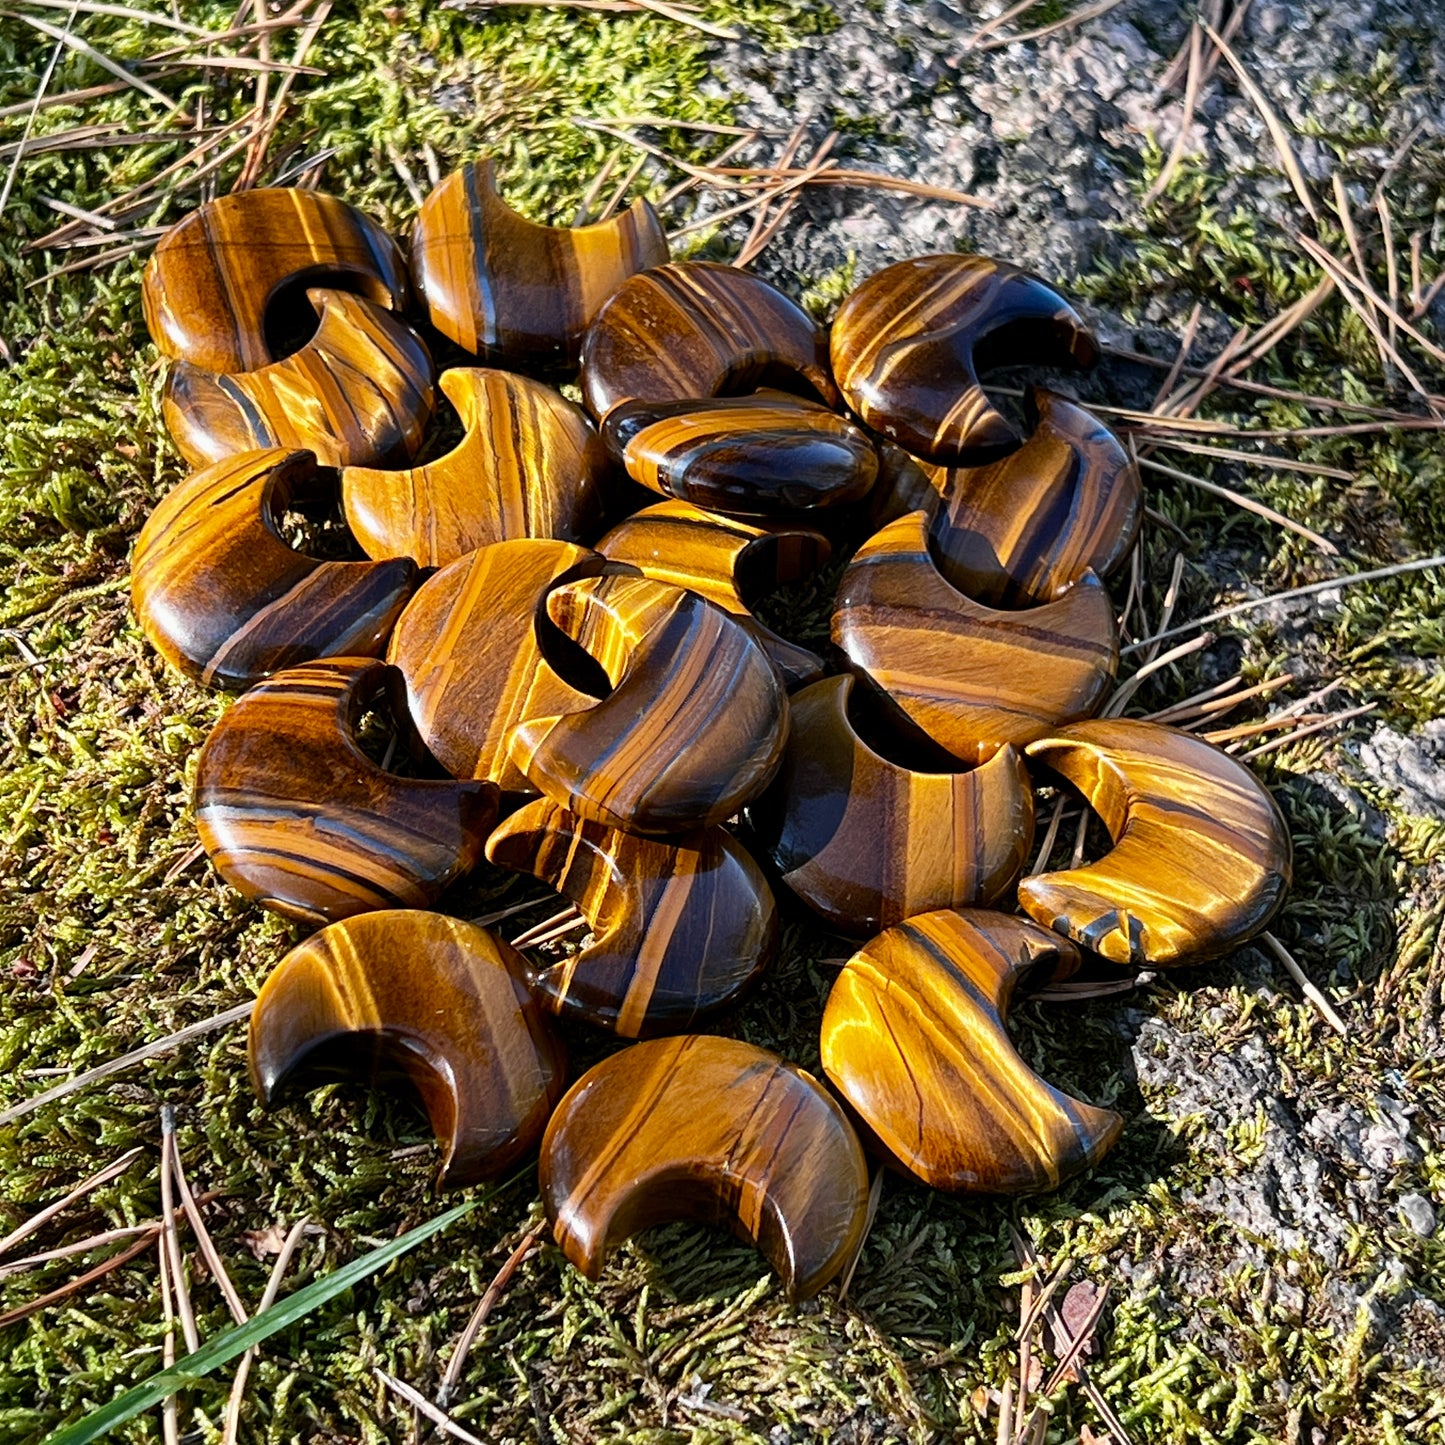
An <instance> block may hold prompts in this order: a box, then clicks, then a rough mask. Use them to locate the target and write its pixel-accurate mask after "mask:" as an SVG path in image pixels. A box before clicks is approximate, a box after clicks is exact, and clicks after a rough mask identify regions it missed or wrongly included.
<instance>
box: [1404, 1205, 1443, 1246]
mask: <svg viewBox="0 0 1445 1445" xmlns="http://www.w3.org/2000/svg"><path fill="white" fill-rule="evenodd" d="M1398 1208H1399V1210H1400V1213H1401V1214H1402V1215H1403V1216H1404V1219H1405V1223H1406V1224H1408V1225H1409V1226H1410V1228H1411V1229H1413V1230H1414V1231H1415V1233H1416V1234H1418V1235H1419V1236H1420V1238H1421V1239H1429V1238H1430V1236H1431V1235H1432V1234H1434V1233H1435V1225H1436V1223H1437V1219H1436V1214H1435V1206H1434V1205H1433V1204H1431V1202H1430V1201H1429V1200H1428V1199H1426V1198H1425V1196H1424V1195H1423V1194H1402V1195H1401V1196H1400V1202H1399V1206H1398Z"/></svg>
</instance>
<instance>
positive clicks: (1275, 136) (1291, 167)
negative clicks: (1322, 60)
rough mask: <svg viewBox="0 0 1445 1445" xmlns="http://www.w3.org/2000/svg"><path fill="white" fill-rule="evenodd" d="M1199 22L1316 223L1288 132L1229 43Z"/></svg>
mask: <svg viewBox="0 0 1445 1445" xmlns="http://www.w3.org/2000/svg"><path fill="white" fill-rule="evenodd" d="M1199 23H1200V25H1201V26H1203V28H1204V33H1205V34H1206V35H1208V36H1209V38H1210V39H1211V40H1212V41H1213V42H1214V45H1215V48H1216V49H1217V50H1218V51H1219V53H1220V54H1221V55H1222V56H1223V57H1224V58H1225V59H1226V60H1227V61H1228V62H1229V67H1230V69H1231V70H1233V71H1234V74H1235V77H1236V78H1237V79H1238V81H1239V84H1240V88H1241V89H1242V90H1243V91H1244V93H1245V95H1247V96H1248V97H1249V99H1250V101H1251V103H1252V104H1253V105H1254V108H1255V109H1256V110H1257V111H1258V112H1259V116H1260V119H1261V120H1262V121H1264V127H1265V129H1266V130H1267V131H1268V132H1269V136H1270V139H1271V140H1272V141H1273V142H1274V148H1275V153H1276V154H1277V155H1278V156H1279V163H1280V166H1281V167H1282V168H1283V170H1284V173H1285V175H1286V176H1287V177H1288V179H1289V183H1290V185H1291V186H1293V187H1294V191H1295V194H1296V195H1297V196H1298V197H1299V198H1300V204H1301V205H1303V206H1304V208H1305V210H1306V211H1308V212H1309V215H1310V219H1311V220H1312V221H1314V223H1315V224H1316V225H1318V224H1319V220H1320V213H1319V211H1318V210H1317V209H1316V207H1315V202H1314V197H1313V196H1312V195H1310V189H1309V186H1308V185H1307V184H1306V183H1305V177H1304V172H1303V171H1302V170H1300V166H1299V161H1298V160H1297V159H1296V158H1295V153H1294V147H1293V146H1292V145H1291V144H1290V141H1289V133H1288V132H1287V131H1286V130H1285V128H1284V124H1283V123H1282V122H1281V120H1280V118H1279V117H1278V116H1277V115H1276V114H1275V112H1274V108H1273V106H1271V105H1270V103H1269V101H1268V100H1267V99H1265V94H1264V92H1263V91H1262V90H1261V89H1260V88H1259V86H1257V85H1256V84H1255V83H1254V81H1253V79H1252V78H1251V77H1250V74H1249V72H1248V71H1247V70H1246V69H1245V68H1244V66H1243V65H1242V64H1241V63H1240V59H1239V57H1238V56H1237V55H1236V54H1235V53H1234V51H1232V50H1231V49H1230V48H1229V43H1228V42H1227V41H1226V40H1225V39H1224V37H1223V36H1222V35H1220V34H1219V32H1218V31H1217V30H1215V29H1214V27H1213V26H1212V25H1210V24H1209V23H1208V21H1205V20H1201V21H1200V22H1199Z"/></svg>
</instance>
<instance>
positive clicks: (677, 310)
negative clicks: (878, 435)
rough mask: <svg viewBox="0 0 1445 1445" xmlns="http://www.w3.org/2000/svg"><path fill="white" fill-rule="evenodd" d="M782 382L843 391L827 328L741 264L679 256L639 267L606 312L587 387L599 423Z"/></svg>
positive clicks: (828, 398) (600, 318) (589, 357)
mask: <svg viewBox="0 0 1445 1445" xmlns="http://www.w3.org/2000/svg"><path fill="white" fill-rule="evenodd" d="M765 385H767V386H782V387H783V388H784V389H785V390H788V391H801V392H805V393H811V394H812V395H814V396H816V397H818V398H821V400H823V401H824V402H826V403H827V404H828V405H829V406H833V405H835V404H836V403H837V400H838V391H837V388H836V387H835V386H834V385H833V377H832V373H831V372H830V371H829V369H828V347H827V342H826V341H825V340H824V337H823V333H822V332H821V331H820V330H819V329H818V327H817V326H816V325H814V323H813V320H812V318H811V317H810V316H809V315H808V313H807V312H806V311H804V310H803V308H802V307H801V306H799V305H798V304H797V303H796V302H795V301H792V300H790V299H789V298H788V297H786V296H784V295H783V293H782V292H781V291H778V290H776V289H775V288H774V287H772V286H769V285H768V283H767V282H766V281H764V280H762V279H761V278H759V277H757V276H754V275H753V274H752V273H751V272H749V271H743V270H740V269H739V268H738V267H736V266H720V265H717V264H716V263H714V262H711V261H676V262H673V263H672V264H670V265H667V266H655V267H653V269H652V270H650V271H643V272H640V273H639V274H638V275H636V276H633V277H632V278H631V279H630V280H628V281H627V282H626V283H625V284H623V285H622V286H620V287H619V288H618V289H617V291H616V292H615V293H614V295H613V296H612V298H611V300H609V301H608V303H607V304H606V305H605V306H604V307H603V308H602V310H601V311H600V312H599V313H598V315H597V319H596V321H594V322H593V323H592V328H591V330H589V331H588V333H587V340H586V343H585V344H584V345H583V348H582V396H583V399H584V400H585V401H586V403H587V409H588V411H590V412H591V413H592V415H593V416H595V417H596V418H597V420H598V421H599V422H601V421H605V420H606V418H607V417H608V415H609V414H610V413H611V411H612V409H613V408H614V407H617V406H621V405H622V404H623V402H628V401H640V402H645V403H647V404H649V405H658V404H665V403H667V402H673V401H689V400H697V399H699V398H707V397H713V396H720V395H722V394H723V393H724V392H733V393H738V392H749V391H754V390H756V389H757V388H758V387H760V386H765Z"/></svg>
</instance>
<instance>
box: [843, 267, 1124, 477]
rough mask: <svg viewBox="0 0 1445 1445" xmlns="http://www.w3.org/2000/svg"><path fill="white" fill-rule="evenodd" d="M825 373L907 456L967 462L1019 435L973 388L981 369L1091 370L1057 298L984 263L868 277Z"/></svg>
mask: <svg viewBox="0 0 1445 1445" xmlns="http://www.w3.org/2000/svg"><path fill="white" fill-rule="evenodd" d="M831 347H832V360H833V374H834V376H835V377H836V378H837V381H838V387H839V390H840V391H841V392H842V393H843V396H844V398H845V399H846V400H847V402H848V405H849V406H850V407H852V408H853V410H854V411H855V412H856V413H857V414H858V415H859V417H861V418H862V420H863V421H864V423H865V424H866V425H868V426H870V427H872V428H873V429H874V430H875V431H878V432H881V433H882V434H883V435H884V436H885V437H887V438H889V439H890V440H891V441H895V442H897V443H898V444H899V446H901V447H903V448H904V450H906V451H908V452H911V453H912V454H913V455H914V456H917V457H922V458H925V459H926V460H928V461H933V462H940V463H943V464H945V465H947V464H952V463H955V462H968V463H977V462H980V461H984V460H987V459H988V457H989V454H990V453H996V452H997V451H998V450H1000V449H1002V448H1004V447H1008V446H1011V445H1012V444H1013V443H1015V442H1016V441H1017V440H1018V435H1017V433H1016V432H1015V431H1014V429H1013V427H1012V425H1011V424H1010V423H1009V422H1008V420H1007V419H1006V418H1005V417H1004V416H1003V414H1002V413H1001V412H1000V411H999V410H998V409H997V408H996V407H995V406H994V405H993V403H992V402H991V401H990V400H989V399H988V397H987V395H986V394H985V392H984V390H983V388H982V386H980V385H979V380H978V378H979V373H980V372H981V371H984V370H986V369H988V368H989V367H991V366H1013V365H1019V364H1029V365H1035V366H1039V367H1053V366H1060V365H1067V364H1069V363H1073V364H1075V365H1079V366H1092V365H1093V364H1094V362H1095V360H1096V359H1097V356H1098V348H1097V346H1096V345H1095V343H1094V340H1093V338H1092V337H1091V336H1090V335H1089V333H1088V332H1087V331H1086V330H1085V328H1084V323H1083V321H1082V320H1081V319H1080V318H1079V316H1078V314H1077V313H1076V312H1075V311H1074V309H1073V308H1072V307H1071V306H1070V305H1069V304H1068V303H1067V302H1066V301H1065V300H1064V299H1063V298H1062V297H1061V296H1059V295H1058V294H1057V293H1056V292H1054V291H1053V290H1051V289H1050V288H1049V287H1048V286H1046V285H1044V283H1043V282H1042V281H1040V280H1038V278H1037V277H1034V276H1031V275H1029V274H1028V272H1026V271H1021V270H1019V269H1018V267H1016V266H1010V265H1008V264H1007V263H1006V262H1003V261H994V260H991V259H990V258H989V257H987V256H952V255H950V256H919V257H915V258H913V259H910V260H907V261H899V262H897V263H896V264H894V265H892V266H888V267H885V268H884V269H883V270H882V271H877V272H875V273H874V274H873V275H872V276H870V277H868V279H867V280H866V281H864V282H863V283H862V284H861V285H860V286H859V287H858V288H857V289H856V290H855V291H854V292H853V293H852V294H851V295H850V296H849V297H848V299H847V300H846V301H844V302H843V305H842V307H841V308H840V309H839V311H838V315H837V318H836V319H835V320H834V322H833V332H832V342H831Z"/></svg>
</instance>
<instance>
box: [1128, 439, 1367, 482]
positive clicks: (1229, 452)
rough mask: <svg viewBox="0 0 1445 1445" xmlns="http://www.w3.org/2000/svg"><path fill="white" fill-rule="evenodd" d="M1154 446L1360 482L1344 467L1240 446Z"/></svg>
mask: <svg viewBox="0 0 1445 1445" xmlns="http://www.w3.org/2000/svg"><path fill="white" fill-rule="evenodd" d="M1154 447H1155V448H1156V449H1157V450H1159V451H1163V452H1188V453H1189V455H1190V456H1195V457H1212V458H1214V460H1216V461H1221V462H1239V463H1240V464H1241V465H1243V466H1251V467H1259V468H1261V469H1262V470H1264V471H1268V472H1303V473H1305V474H1306V475H1307V476H1311V477H1330V478H1332V479H1333V480H1335V481H1340V482H1353V481H1356V480H1358V478H1357V477H1356V475H1355V473H1354V472H1347V471H1346V470H1345V469H1344V468H1343V467H1326V466H1322V465H1321V464H1319V463H1317V462H1302V461H1300V460H1299V459H1298V458H1297V457H1282V456H1279V455H1277V454H1276V453H1274V452H1246V451H1241V450H1240V449H1239V448H1238V447H1207V446H1201V445H1200V444H1199V443H1198V442H1181V441H1177V440H1176V441H1157V442H1155V443H1154Z"/></svg>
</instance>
